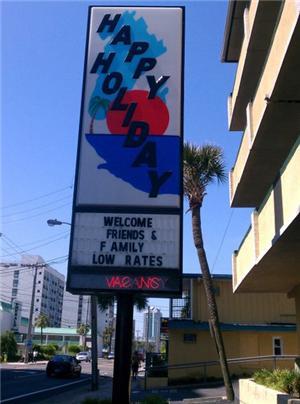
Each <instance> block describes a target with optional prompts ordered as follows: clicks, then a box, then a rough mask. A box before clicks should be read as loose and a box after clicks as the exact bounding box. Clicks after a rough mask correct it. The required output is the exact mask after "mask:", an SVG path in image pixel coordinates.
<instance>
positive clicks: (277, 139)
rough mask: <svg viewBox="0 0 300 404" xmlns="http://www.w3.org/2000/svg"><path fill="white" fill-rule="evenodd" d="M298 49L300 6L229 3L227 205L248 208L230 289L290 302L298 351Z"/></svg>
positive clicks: (294, 0) (260, 0)
mask: <svg viewBox="0 0 300 404" xmlns="http://www.w3.org/2000/svg"><path fill="white" fill-rule="evenodd" d="M299 43H300V3H299V1H298V0H286V1H283V0H281V1H279V0H278V1H264V0H252V1H237V0H230V1H229V8H228V15H227V21H226V28H225V38H224V46H223V53H222V60H223V62H233V63H237V69H236V76H235V80H234V85H233V90H232V94H231V95H230V97H229V99H228V117H229V129H230V130H231V131H241V132H242V139H241V144H240V148H239V151H238V154H237V157H236V161H235V164H234V167H233V169H232V171H231V173H230V201H231V206H232V207H252V208H253V212H252V215H251V220H250V218H249V222H250V223H251V224H250V227H249V230H248V231H247V233H246V234H245V235H244V236H243V237H241V244H240V246H239V248H238V249H237V251H235V252H234V255H233V268H232V271H233V288H234V291H235V292H239V293H246V292H257V293H262V292H263V293H278V292H279V293H285V294H287V295H288V296H289V297H290V298H295V301H296V311H297V330H298V331H297V335H298V353H299V350H300V75H299V69H300V51H299ZM232 136H233V135H232ZM236 136H238V134H236Z"/></svg>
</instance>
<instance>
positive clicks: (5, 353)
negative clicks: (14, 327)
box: [0, 331, 18, 360]
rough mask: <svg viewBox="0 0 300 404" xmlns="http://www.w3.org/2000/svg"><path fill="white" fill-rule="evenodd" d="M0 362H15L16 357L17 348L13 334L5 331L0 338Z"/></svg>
mask: <svg viewBox="0 0 300 404" xmlns="http://www.w3.org/2000/svg"><path fill="white" fill-rule="evenodd" d="M0 346H1V352H2V355H1V360H15V359H16V357H17V351H18V346H17V342H16V338H15V335H14V333H13V332H11V331H6V332H5V333H4V334H2V335H1V338H0Z"/></svg>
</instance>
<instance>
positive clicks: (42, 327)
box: [41, 327, 43, 345]
mask: <svg viewBox="0 0 300 404" xmlns="http://www.w3.org/2000/svg"><path fill="white" fill-rule="evenodd" d="M41 345H43V327H41Z"/></svg>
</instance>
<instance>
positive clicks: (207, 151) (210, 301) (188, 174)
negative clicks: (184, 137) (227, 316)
mask: <svg viewBox="0 0 300 404" xmlns="http://www.w3.org/2000/svg"><path fill="white" fill-rule="evenodd" d="M225 179H226V175H225V166H224V162H223V152H222V150H221V148H220V147H218V146H213V145H203V146H201V147H200V146H195V145H193V144H190V143H188V142H187V143H185V145H184V148H183V186H184V195H185V197H186V198H187V200H188V202H189V211H191V213H192V231H193V238H194V243H195V247H196V250H197V254H198V259H199V263H200V267H201V271H202V276H203V284H204V289H205V293H206V299H207V305H208V313H209V323H210V327H211V330H212V334H213V337H214V340H215V343H216V347H217V352H218V355H219V359H220V365H221V369H222V374H223V379H224V384H225V387H226V393H227V398H228V399H229V400H232V401H233V400H234V391H233V388H232V383H231V380H230V374H229V369H228V364H227V360H226V354H225V348H224V343H223V338H222V334H221V330H220V324H219V316H218V309H217V304H216V299H215V295H214V288H213V283H212V279H211V275H210V270H209V265H208V262H207V258H206V253H205V249H204V244H203V236H202V228H201V215H200V210H201V207H202V204H203V199H204V197H205V195H206V188H207V186H208V185H209V184H211V183H212V182H213V181H214V180H217V182H224V181H225Z"/></svg>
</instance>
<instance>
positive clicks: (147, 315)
mask: <svg viewBox="0 0 300 404" xmlns="http://www.w3.org/2000/svg"><path fill="white" fill-rule="evenodd" d="M161 317H162V314H161V311H160V310H159V309H158V308H157V307H148V310H146V311H145V312H144V339H145V341H147V342H148V343H149V342H150V343H153V344H154V345H155V351H156V352H159V348H160V319H161Z"/></svg>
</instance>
